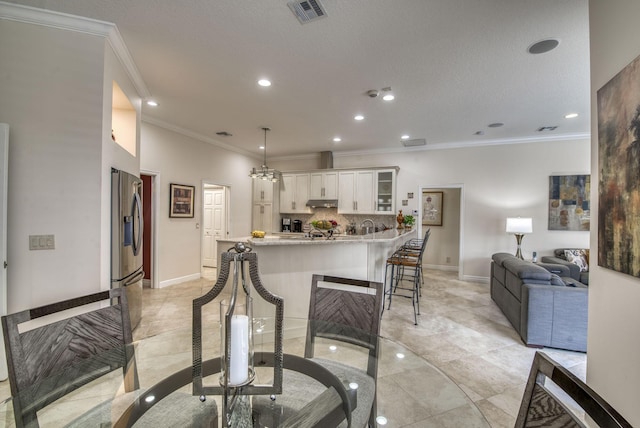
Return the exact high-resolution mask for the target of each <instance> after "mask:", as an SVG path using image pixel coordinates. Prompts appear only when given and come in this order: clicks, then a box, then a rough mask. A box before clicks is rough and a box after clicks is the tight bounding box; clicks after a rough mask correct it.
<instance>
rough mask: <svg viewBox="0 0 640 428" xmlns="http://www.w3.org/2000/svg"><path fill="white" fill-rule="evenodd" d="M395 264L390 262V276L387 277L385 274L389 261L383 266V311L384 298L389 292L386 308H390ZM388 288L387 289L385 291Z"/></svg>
mask: <svg viewBox="0 0 640 428" xmlns="http://www.w3.org/2000/svg"><path fill="white" fill-rule="evenodd" d="M394 268H395V266H394V265H393V264H391V277H390V278H389V277H388V275H387V271H388V270H389V263H387V266H385V268H384V292H383V293H382V311H383V312H384V299H385V297H386V295H387V293H388V294H389V305H388V306H387V310H391V296H393V272H394ZM387 279H388V280H389V287H388V288H387ZM387 290H388V291H387Z"/></svg>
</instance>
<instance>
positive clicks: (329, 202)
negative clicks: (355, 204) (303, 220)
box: [307, 199, 338, 208]
mask: <svg viewBox="0 0 640 428" xmlns="http://www.w3.org/2000/svg"><path fill="white" fill-rule="evenodd" d="M307 206H308V207H311V208H337V207H338V200H337V199H309V200H308V201H307Z"/></svg>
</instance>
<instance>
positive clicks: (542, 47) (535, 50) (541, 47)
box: [527, 39, 560, 55]
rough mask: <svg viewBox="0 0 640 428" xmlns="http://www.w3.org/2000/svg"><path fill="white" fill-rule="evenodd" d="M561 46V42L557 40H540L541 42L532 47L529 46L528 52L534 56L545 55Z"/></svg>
mask: <svg viewBox="0 0 640 428" xmlns="http://www.w3.org/2000/svg"><path fill="white" fill-rule="evenodd" d="M559 44H560V41H559V40H557V39H545V40H540V41H539V42H536V43H534V44H532V45H531V46H529V47H528V48H527V52H529V53H530V54H533V55H537V54H543V53H546V52H549V51H552V50H554V49H555V48H557V47H558V45H559Z"/></svg>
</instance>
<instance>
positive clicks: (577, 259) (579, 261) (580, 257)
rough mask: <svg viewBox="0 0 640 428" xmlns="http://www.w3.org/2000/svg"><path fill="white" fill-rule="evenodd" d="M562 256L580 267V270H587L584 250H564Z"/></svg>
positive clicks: (587, 264) (587, 263) (587, 265)
mask: <svg viewBox="0 0 640 428" xmlns="http://www.w3.org/2000/svg"><path fill="white" fill-rule="evenodd" d="M564 256H565V257H566V258H567V261H568V262H570V263H573V264H575V265H577V266H578V267H579V268H580V272H587V271H589V262H588V261H587V255H586V254H585V252H584V250H564Z"/></svg>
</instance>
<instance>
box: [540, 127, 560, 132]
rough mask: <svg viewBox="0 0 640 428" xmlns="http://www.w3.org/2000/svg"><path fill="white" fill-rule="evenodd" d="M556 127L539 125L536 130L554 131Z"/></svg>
mask: <svg viewBox="0 0 640 428" xmlns="http://www.w3.org/2000/svg"><path fill="white" fill-rule="evenodd" d="M557 128H558V127H557V126H541V127H540V128H538V129H537V131H538V132H544V131H555V130H556V129H557Z"/></svg>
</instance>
